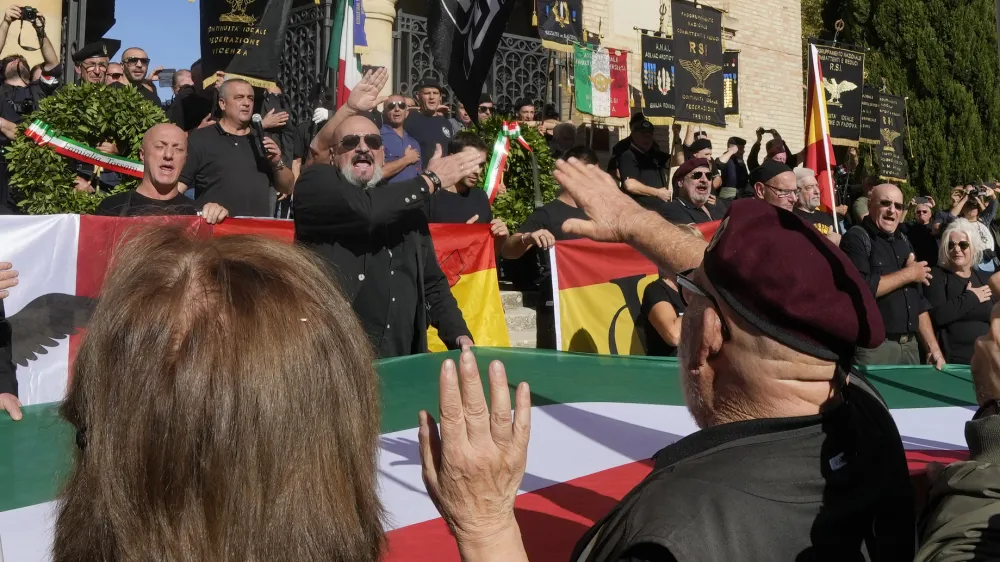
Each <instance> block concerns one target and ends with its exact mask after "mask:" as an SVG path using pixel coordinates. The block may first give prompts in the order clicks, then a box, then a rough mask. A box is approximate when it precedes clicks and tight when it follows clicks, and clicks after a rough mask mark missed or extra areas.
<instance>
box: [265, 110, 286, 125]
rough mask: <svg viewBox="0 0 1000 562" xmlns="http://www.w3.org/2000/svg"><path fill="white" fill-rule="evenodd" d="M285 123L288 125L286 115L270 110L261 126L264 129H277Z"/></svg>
mask: <svg viewBox="0 0 1000 562" xmlns="http://www.w3.org/2000/svg"><path fill="white" fill-rule="evenodd" d="M286 123H288V113H287V112H285V111H281V112H277V110H276V109H274V108H272V109H271V111H268V112H267V115H265V116H264V120H263V123H262V126H263V127H264V128H265V129H278V128H280V127H284V126H285V124H286Z"/></svg>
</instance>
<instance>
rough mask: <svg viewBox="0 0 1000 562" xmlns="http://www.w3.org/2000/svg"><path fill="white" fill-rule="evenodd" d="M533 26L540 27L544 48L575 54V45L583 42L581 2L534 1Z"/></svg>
mask: <svg viewBox="0 0 1000 562" xmlns="http://www.w3.org/2000/svg"><path fill="white" fill-rule="evenodd" d="M534 2H535V12H534V15H533V16H532V24H533V25H536V26H538V37H539V38H540V39H541V40H542V47H545V48H546V49H552V50H554V51H562V52H564V53H572V52H573V44H574V43H582V42H583V8H582V7H581V5H580V4H581V0H534Z"/></svg>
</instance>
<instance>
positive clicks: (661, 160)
mask: <svg viewBox="0 0 1000 562" xmlns="http://www.w3.org/2000/svg"><path fill="white" fill-rule="evenodd" d="M669 166H670V157H669V156H667V154H666V153H664V152H660V151H658V150H655V149H650V150H649V152H640V151H639V150H638V149H636V148H635V147H631V148H629V149H628V150H626V151H625V152H624V153H622V155H621V156H619V157H618V174H619V176H620V179H621V181H623V182H624V181H625V180H626V179H628V178H632V179H635V180H637V181H639V182H640V183H642V184H643V185H647V186H649V187H666V185H667V177H666V174H667V171H668V170H669Z"/></svg>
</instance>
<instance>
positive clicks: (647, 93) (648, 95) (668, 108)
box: [641, 33, 676, 125]
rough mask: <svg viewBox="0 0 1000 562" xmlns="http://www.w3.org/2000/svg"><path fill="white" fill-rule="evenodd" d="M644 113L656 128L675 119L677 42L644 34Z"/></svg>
mask: <svg viewBox="0 0 1000 562" xmlns="http://www.w3.org/2000/svg"><path fill="white" fill-rule="evenodd" d="M641 46H642V97H643V99H644V100H645V104H643V108H642V112H643V114H644V115H645V116H646V119H649V120H650V121H651V122H652V123H653V124H655V125H669V124H670V123H672V122H673V117H674V76H675V74H676V72H675V71H674V43H673V39H671V38H670V37H662V36H656V35H647V34H645V33H644V34H643V35H642V43H641Z"/></svg>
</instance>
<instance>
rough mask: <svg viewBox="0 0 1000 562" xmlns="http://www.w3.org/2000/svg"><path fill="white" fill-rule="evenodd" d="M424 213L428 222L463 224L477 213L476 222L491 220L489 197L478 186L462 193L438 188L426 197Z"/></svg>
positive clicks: (484, 222)
mask: <svg viewBox="0 0 1000 562" xmlns="http://www.w3.org/2000/svg"><path fill="white" fill-rule="evenodd" d="M424 214H426V215H427V222H430V223H450V224H465V222H466V221H468V220H469V219H471V218H472V217H474V216H476V215H479V219H478V220H476V222H477V223H478V224H489V223H490V221H492V220H493V210H492V209H490V198H489V197H487V195H486V192H485V191H483V190H482V189H479V188H472V189H470V190H469V191H467V192H465V193H464V194H462V193H452V192H451V191H447V190H445V189H438V190H437V191H435V192H434V193H433V194H432V195H431V196H430V197H428V198H427V204H426V205H425V206H424Z"/></svg>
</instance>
